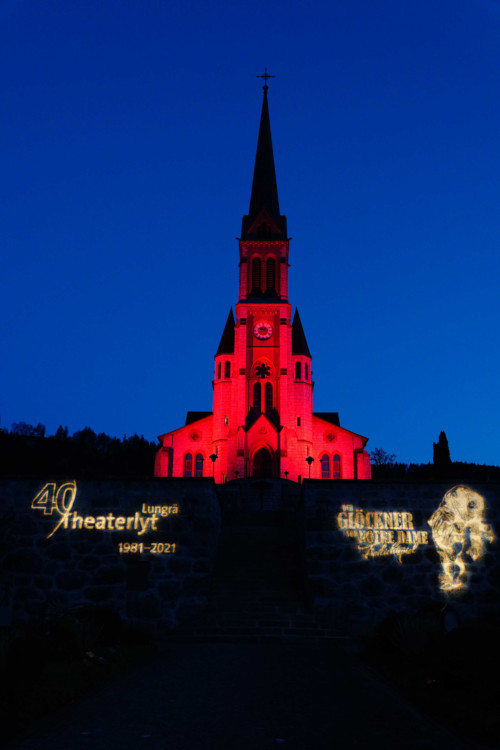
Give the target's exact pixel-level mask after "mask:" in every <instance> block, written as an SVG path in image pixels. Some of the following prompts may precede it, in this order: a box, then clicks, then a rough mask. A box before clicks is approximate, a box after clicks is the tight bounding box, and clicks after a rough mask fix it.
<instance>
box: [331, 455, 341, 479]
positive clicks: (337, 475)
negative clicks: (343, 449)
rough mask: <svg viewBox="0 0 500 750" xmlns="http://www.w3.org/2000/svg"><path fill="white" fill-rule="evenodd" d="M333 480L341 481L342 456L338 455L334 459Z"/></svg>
mask: <svg viewBox="0 0 500 750" xmlns="http://www.w3.org/2000/svg"><path fill="white" fill-rule="evenodd" d="M332 479H340V456H339V454H338V453H336V454H335V455H334V456H333V458H332Z"/></svg>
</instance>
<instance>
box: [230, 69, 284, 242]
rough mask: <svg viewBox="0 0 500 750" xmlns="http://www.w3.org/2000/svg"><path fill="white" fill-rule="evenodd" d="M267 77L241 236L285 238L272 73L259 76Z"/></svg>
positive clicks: (246, 237)
mask: <svg viewBox="0 0 500 750" xmlns="http://www.w3.org/2000/svg"><path fill="white" fill-rule="evenodd" d="M259 77H261V78H264V79H265V80H266V83H265V84H264V86H263V87H262V88H263V90H264V99H263V102H262V113H261V116H260V127H259V138H258V141H257V153H256V156H255V167H254V173H253V182H252V194H251V197H250V210H249V212H248V216H244V217H243V222H242V226H241V239H262V238H263V236H265V237H266V238H268V239H286V216H281V215H280V206H279V200H278V185H277V182H276V170H275V168H274V155H273V142H272V138H271V123H270V120H269V106H268V103H267V91H268V88H269V87H268V85H267V78H270V77H271V78H272V77H273V76H269V75H267V69H266V74H265V76H259Z"/></svg>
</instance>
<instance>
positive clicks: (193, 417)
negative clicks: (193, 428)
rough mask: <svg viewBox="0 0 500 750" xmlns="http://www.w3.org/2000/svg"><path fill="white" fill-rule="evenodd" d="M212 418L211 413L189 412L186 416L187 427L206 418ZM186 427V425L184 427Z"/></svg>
mask: <svg viewBox="0 0 500 750" xmlns="http://www.w3.org/2000/svg"><path fill="white" fill-rule="evenodd" d="M211 416H212V412H211V411H188V412H187V414H186V425H188V424H193V422H198V420H200V419H205V417H211ZM186 425H184V427H185V426H186Z"/></svg>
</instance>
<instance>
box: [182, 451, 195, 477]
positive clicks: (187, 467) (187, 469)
mask: <svg viewBox="0 0 500 750" xmlns="http://www.w3.org/2000/svg"><path fill="white" fill-rule="evenodd" d="M184 476H185V477H192V476H193V456H192V454H191V453H186V455H185V457H184Z"/></svg>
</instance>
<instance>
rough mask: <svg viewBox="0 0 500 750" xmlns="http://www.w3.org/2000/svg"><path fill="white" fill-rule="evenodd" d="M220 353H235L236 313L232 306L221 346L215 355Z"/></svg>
mask: <svg viewBox="0 0 500 750" xmlns="http://www.w3.org/2000/svg"><path fill="white" fill-rule="evenodd" d="M219 354H234V315H233V308H232V307H231V309H230V310H229V315H228V316H227V320H226V325H225V326H224V330H223V332H222V337H221V340H220V344H219V348H218V349H217V351H216V352H215V356H216V357H218V356H219Z"/></svg>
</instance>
